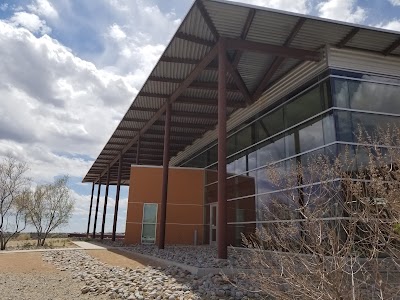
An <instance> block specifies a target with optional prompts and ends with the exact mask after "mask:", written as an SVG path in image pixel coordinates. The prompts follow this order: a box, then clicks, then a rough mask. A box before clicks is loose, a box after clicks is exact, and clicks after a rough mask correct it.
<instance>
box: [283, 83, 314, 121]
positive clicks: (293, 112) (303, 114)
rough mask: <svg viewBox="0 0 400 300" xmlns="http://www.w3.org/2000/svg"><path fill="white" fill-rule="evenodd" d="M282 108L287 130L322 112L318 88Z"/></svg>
mask: <svg viewBox="0 0 400 300" xmlns="http://www.w3.org/2000/svg"><path fill="white" fill-rule="evenodd" d="M284 107H285V121H286V127H287V128H289V127H292V126H293V125H296V124H298V123H299V122H301V121H304V120H306V119H308V118H310V117H312V116H314V115H316V114H318V113H319V112H321V111H322V110H321V95H320V89H319V87H316V88H314V89H312V90H311V91H308V92H307V93H306V94H304V95H302V96H300V97H299V98H297V99H296V100H294V101H293V102H291V103H288V104H287V105H285V106H284Z"/></svg>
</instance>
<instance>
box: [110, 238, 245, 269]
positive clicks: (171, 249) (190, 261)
mask: <svg viewBox="0 0 400 300" xmlns="http://www.w3.org/2000/svg"><path fill="white" fill-rule="evenodd" d="M103 243H104V244H108V245H111V246H115V247H121V248H123V249H125V250H128V251H132V252H137V253H141V254H146V255H150V256H155V257H158V258H163V259H167V260H172V261H176V262H179V263H183V264H186V265H189V266H194V267H198V268H230V267H233V268H240V269H249V268H251V267H250V266H249V264H248V261H249V259H248V257H247V255H248V251H247V250H241V249H238V248H235V249H232V248H228V259H227V260H219V259H218V258H217V248H216V247H213V246H208V245H206V246H181V245H180V246H166V247H165V249H158V248H157V246H155V245H130V246H126V245H125V244H123V242H121V241H117V242H111V241H109V240H104V241H103Z"/></svg>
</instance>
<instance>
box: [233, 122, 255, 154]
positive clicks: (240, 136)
mask: <svg viewBox="0 0 400 300" xmlns="http://www.w3.org/2000/svg"><path fill="white" fill-rule="evenodd" d="M251 144H252V126H248V127H246V128H244V129H242V130H241V131H239V132H238V133H236V151H235V152H238V151H240V150H242V149H244V148H247V147H249V146H250V145H251Z"/></svg>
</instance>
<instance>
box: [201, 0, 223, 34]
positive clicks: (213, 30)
mask: <svg viewBox="0 0 400 300" xmlns="http://www.w3.org/2000/svg"><path fill="white" fill-rule="evenodd" d="M196 4H197V8H198V9H199V11H200V14H201V16H202V17H203V19H204V22H206V24H207V26H208V29H210V31H211V33H212V34H213V36H214V38H215V39H216V40H219V33H218V30H217V28H216V27H215V25H214V23H213V21H212V20H211V18H210V16H209V14H208V12H207V10H206V8H205V7H204V3H203V1H197V2H196Z"/></svg>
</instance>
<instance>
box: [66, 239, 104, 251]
mask: <svg viewBox="0 0 400 300" xmlns="http://www.w3.org/2000/svg"><path fill="white" fill-rule="evenodd" d="M72 243H73V244H75V245H76V246H78V247H79V248H80V249H81V250H107V247H103V246H100V245H99V244H93V243H88V242H81V241H72Z"/></svg>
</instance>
